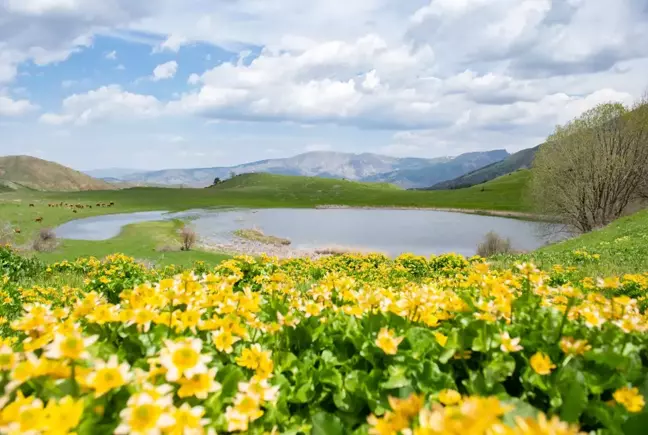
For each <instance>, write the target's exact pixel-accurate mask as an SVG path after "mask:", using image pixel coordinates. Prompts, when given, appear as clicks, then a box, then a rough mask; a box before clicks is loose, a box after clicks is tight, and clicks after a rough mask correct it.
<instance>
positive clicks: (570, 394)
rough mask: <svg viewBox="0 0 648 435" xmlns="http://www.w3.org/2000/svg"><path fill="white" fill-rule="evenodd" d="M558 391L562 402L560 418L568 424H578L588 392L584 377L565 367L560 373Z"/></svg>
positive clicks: (585, 405) (577, 371)
mask: <svg viewBox="0 0 648 435" xmlns="http://www.w3.org/2000/svg"><path fill="white" fill-rule="evenodd" d="M558 389H559V391H560V395H561V397H562V402H563V404H562V407H561V408H560V418H561V419H562V420H564V421H566V422H569V423H578V421H579V420H580V416H581V414H582V413H583V411H584V410H585V408H586V407H587V399H588V390H587V385H586V384H585V376H583V374H582V373H581V372H580V371H579V370H576V369H574V368H571V367H570V366H567V367H565V368H563V370H562V371H561V373H560V378H559V380H558Z"/></svg>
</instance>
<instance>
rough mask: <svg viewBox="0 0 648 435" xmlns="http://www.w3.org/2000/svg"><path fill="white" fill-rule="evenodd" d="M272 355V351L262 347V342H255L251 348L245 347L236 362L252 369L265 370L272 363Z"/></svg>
mask: <svg viewBox="0 0 648 435" xmlns="http://www.w3.org/2000/svg"><path fill="white" fill-rule="evenodd" d="M270 355H271V354H270V352H268V351H264V350H262V349H261V345H260V344H253V345H252V346H250V347H249V348H245V349H243V352H242V353H241V356H240V357H238V358H237V359H236V363H237V364H238V365H240V366H241V367H245V368H248V369H250V370H258V369H262V370H263V369H267V368H268V366H269V365H270V364H271V363H272V359H271V358H270Z"/></svg>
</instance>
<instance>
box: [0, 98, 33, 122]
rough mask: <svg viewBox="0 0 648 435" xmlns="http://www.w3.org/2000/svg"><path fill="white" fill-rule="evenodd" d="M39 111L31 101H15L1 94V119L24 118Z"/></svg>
mask: <svg viewBox="0 0 648 435" xmlns="http://www.w3.org/2000/svg"><path fill="white" fill-rule="evenodd" d="M37 109H38V106H36V105H35V104H32V103H31V102H30V101H29V100H14V99H12V98H11V97H9V96H7V95H2V94H1V93H0V117H5V116H6V117H10V116H22V115H25V114H28V113H30V112H33V111H35V110H37Z"/></svg>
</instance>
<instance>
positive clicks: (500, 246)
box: [477, 231, 513, 258]
mask: <svg viewBox="0 0 648 435" xmlns="http://www.w3.org/2000/svg"><path fill="white" fill-rule="evenodd" d="M512 251H513V250H512V249H511V240H510V239H505V238H503V237H501V236H500V235H499V234H497V233H496V232H494V231H490V232H489V233H487V234H486V236H484V240H483V241H482V242H481V243H480V244H479V245H477V255H479V256H480V257H484V258H487V257H490V256H492V255H497V254H509V253H511V252H512Z"/></svg>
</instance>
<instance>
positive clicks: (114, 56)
mask: <svg viewBox="0 0 648 435" xmlns="http://www.w3.org/2000/svg"><path fill="white" fill-rule="evenodd" d="M105 58H106V59H108V60H117V52H116V51H115V50H113V51H111V52H109V53H106V56H105Z"/></svg>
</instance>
